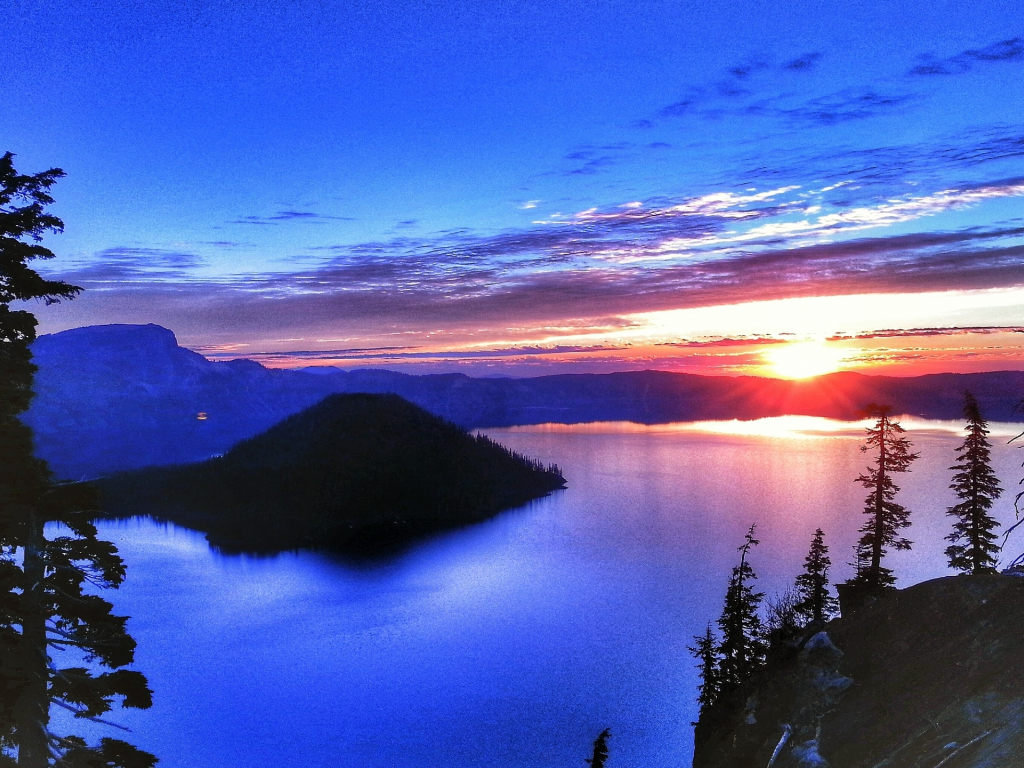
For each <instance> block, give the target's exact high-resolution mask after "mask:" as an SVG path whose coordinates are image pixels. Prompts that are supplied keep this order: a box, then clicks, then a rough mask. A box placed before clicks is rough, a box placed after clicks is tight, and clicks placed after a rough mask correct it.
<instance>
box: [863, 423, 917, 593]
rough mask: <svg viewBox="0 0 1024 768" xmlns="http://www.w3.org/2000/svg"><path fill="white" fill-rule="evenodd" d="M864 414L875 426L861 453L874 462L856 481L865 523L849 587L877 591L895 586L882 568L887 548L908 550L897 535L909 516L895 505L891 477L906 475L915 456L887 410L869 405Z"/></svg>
mask: <svg viewBox="0 0 1024 768" xmlns="http://www.w3.org/2000/svg"><path fill="white" fill-rule="evenodd" d="M864 410H865V415H866V416H868V417H869V418H873V419H875V425H874V426H873V427H868V428H867V439H866V440H865V441H864V445H863V446H861V450H862V451H864V452H865V453H867V452H871V453H873V454H874V460H873V462H872V465H871V466H870V467H868V471H867V472H866V473H865V474H863V475H861V476H860V477H858V478H857V482H858V483H860V484H861V485H863V486H864V487H865V488H867V489H868V491H869V493H868V496H867V498H866V499H865V502H864V514H865V515H868V521H867V522H866V523H865V524H864V526H863V527H862V528H861V529H860V533H861V534H863V535H862V536H861V538H860V540H859V541H858V542H857V575H856V576H855V577H854V578H853V579H852V580H851V582H849V583H852V584H856V585H861V586H864V587H867V588H869V589H872V590H877V589H884V588H890V587H892V586H893V585H895V583H896V578H895V577H894V576H893V573H892V571H891V570H890V569H888V568H885V567H884V566H883V565H882V558H883V557H885V554H886V551H887V550H888V548H889V547H892V548H894V549H910V544H911V542H910V541H909V540H907V539H905V538H903V537H902V536H900V535H899V532H900V531H901V530H903V529H904V528H907V527H908V526H909V525H910V519H909V518H910V512H909V511H908V510H907V509H906V508H905V507H903V506H902V505H900V504H897V503H896V501H895V498H896V494H897V493H898V492H899V490H900V488H899V486H898V485H896V484H895V483H894V482H893V479H892V476H893V475H894V474H897V473H900V472H909V471H910V464H911V462H913V461H914V460H915V459H916V458H917V457H918V455H919V454H916V453H911V452H910V441H909V440H908V439H907V438H905V437H903V434H904V432H905V431H906V430H904V429H903V427H901V426H900V423H899V422H898V421H894V420H893V419H892V417H891V416H890V413H891V411H892V409H891V408H890V407H889V406H887V405H875V404H873V403H872V404H871V405H869V406H867V407H866V408H865V409H864Z"/></svg>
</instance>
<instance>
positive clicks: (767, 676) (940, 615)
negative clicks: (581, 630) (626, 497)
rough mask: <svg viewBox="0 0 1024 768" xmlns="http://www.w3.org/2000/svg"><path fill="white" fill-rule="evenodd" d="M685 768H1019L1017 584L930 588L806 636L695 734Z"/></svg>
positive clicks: (1022, 638)
mask: <svg viewBox="0 0 1024 768" xmlns="http://www.w3.org/2000/svg"><path fill="white" fill-rule="evenodd" d="M693 765H694V768H748V766H749V767H750V768H754V766H756V768H767V767H768V766H771V768H825V767H826V766H829V767H830V768H982V767H983V766H984V767H985V768H1011V767H1014V766H1021V765H1024V578H1020V577H1016V576H1009V575H995V576H971V577H968V576H953V577H949V578H944V579H935V580H933V581H928V582H924V583H922V584H918V585H916V586H913V587H910V588H908V589H904V590H900V591H897V592H893V593H891V594H889V595H887V596H886V597H884V598H883V599H881V600H879V601H878V602H877V603H875V604H874V605H870V606H867V607H864V608H861V609H860V610H858V611H857V612H855V613H854V614H853V615H851V616H847V617H844V618H842V619H838V620H836V621H833V622H831V623H829V624H827V625H825V626H824V627H821V628H816V629H815V630H811V631H810V632H808V633H807V635H806V636H805V637H804V638H803V639H802V641H801V643H800V646H799V648H798V650H795V651H794V652H793V653H792V654H791V655H789V657H788V658H780V659H776V660H775V661H774V662H772V663H770V664H769V666H768V667H767V668H766V669H765V671H764V673H763V674H762V675H761V676H759V677H758V678H756V679H754V680H751V681H749V682H748V683H747V684H746V685H745V686H744V687H743V688H742V689H741V690H740V691H739V692H738V695H737V696H736V697H735V698H734V699H733V706H732V708H731V711H730V712H729V713H728V715H727V716H726V717H724V718H723V719H722V721H721V722H718V723H702V724H701V725H699V726H698V731H697V747H696V750H695V754H694V761H693Z"/></svg>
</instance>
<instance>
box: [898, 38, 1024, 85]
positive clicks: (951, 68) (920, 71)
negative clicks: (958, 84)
mask: <svg viewBox="0 0 1024 768" xmlns="http://www.w3.org/2000/svg"><path fill="white" fill-rule="evenodd" d="M1007 62H1009V63H1020V62H1024V37H1012V38H1009V39H1008V40H1000V41H999V42H997V43H992V44H990V45H987V46H985V47H983V48H971V49H968V50H966V51H962V52H961V53H958V54H957V55H955V56H950V57H949V58H946V59H937V58H935V57H934V56H930V55H925V56H921V57H920V61H919V63H918V64H917V65H916V66H915V67H913V68H912V69H911V70H910V71H909V72H908V73H907V74H909V75H911V76H917V77H920V76H925V77H930V76H936V75H961V74H964V73H965V72H970V71H971V70H973V69H974V68H975V67H977V66H978V65H979V64H998V63H1007Z"/></svg>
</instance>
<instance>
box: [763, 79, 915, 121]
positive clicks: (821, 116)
mask: <svg viewBox="0 0 1024 768" xmlns="http://www.w3.org/2000/svg"><path fill="white" fill-rule="evenodd" d="M917 98H918V97H917V96H916V95H915V94H912V93H907V92H896V91H889V92H883V91H880V90H878V89H876V88H874V87H862V88H850V89H846V90H842V91H836V92H834V93H830V94H826V95H825V96H820V97H818V98H814V99H810V100H808V101H807V102H805V103H804V104H801V105H799V106H795V107H787V106H783V105H780V104H773V103H766V104H755V105H751V107H749V108H748V110H747V113H748V114H752V115H753V114H772V115H775V116H780V117H786V118H788V119H789V120H791V121H793V122H802V123H812V124H816V125H826V126H828V125H836V124H838V123H845V122H850V121H851V120H866V119H868V118H872V117H877V116H878V115H881V114H887V113H892V112H896V111H900V110H903V109H905V108H906V107H908V106H910V105H912V104H913V103H914V102H915V101H916V100H917Z"/></svg>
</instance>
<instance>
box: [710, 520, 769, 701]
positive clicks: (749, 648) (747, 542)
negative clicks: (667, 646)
mask: <svg viewBox="0 0 1024 768" xmlns="http://www.w3.org/2000/svg"><path fill="white" fill-rule="evenodd" d="M756 528H757V526H756V524H755V525H751V526H750V529H749V530H748V531H747V534H746V536H744V539H743V544H742V546H740V547H739V549H738V551H739V552H740V562H739V565H737V566H735V567H734V568H733V569H732V575H731V576H730V578H729V587H728V589H727V590H726V593H725V605H724V606H723V608H722V615H721V616H720V617H719V619H718V627H719V630H720V631H721V633H722V642H721V644H720V645H719V647H718V655H719V665H718V681H719V690H720V693H721V694H723V695H724V694H727V693H729V692H730V691H732V690H734V689H735V688H737V687H738V686H739V685H740V684H741V683H743V682H744V681H745V680H747V679H749V678H750V677H751V676H752V675H753V674H754V673H755V672H757V671H758V670H759V669H760V668H761V667H762V666H763V665H764V660H765V653H766V651H767V648H766V645H765V642H764V630H763V627H762V625H761V618H760V616H759V615H758V609H759V608H760V605H761V601H762V600H763V599H764V593H763V592H756V591H754V588H753V582H754V580H756V579H757V574H756V573H754V569H753V568H752V567H751V566H750V563H749V561H748V560H747V556H748V554H749V553H750V550H751V548H753V547H755V546H757V545H758V544H760V543H761V542H760V541H758V540H757V539H756V538H754V531H755V530H756Z"/></svg>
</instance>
